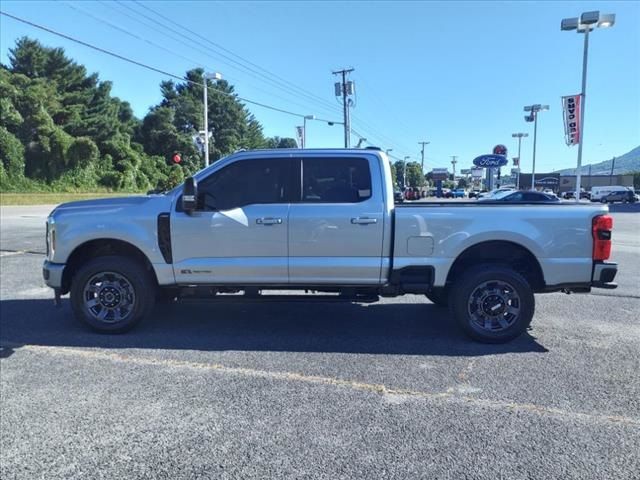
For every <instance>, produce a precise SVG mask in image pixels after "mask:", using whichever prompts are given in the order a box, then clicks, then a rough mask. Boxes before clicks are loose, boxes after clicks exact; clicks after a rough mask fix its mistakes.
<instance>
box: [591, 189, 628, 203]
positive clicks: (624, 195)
mask: <svg viewBox="0 0 640 480" xmlns="http://www.w3.org/2000/svg"><path fill="white" fill-rule="evenodd" d="M600 201H601V202H602V203H615V202H622V203H627V202H628V203H633V202H635V201H636V196H635V195H634V193H633V190H616V191H615V192H611V193H610V194H609V195H605V196H604V197H602V199H601V200H600Z"/></svg>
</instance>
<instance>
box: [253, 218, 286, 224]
mask: <svg viewBox="0 0 640 480" xmlns="http://www.w3.org/2000/svg"><path fill="white" fill-rule="evenodd" d="M256 223H257V224H258V225H280V224H281V223H282V219H281V218H273V217H267V218H256Z"/></svg>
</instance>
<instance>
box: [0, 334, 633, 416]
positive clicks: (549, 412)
mask: <svg viewBox="0 0 640 480" xmlns="http://www.w3.org/2000/svg"><path fill="white" fill-rule="evenodd" d="M0 346H2V348H7V347H19V345H15V344H10V343H3V344H2V345H0ZM20 349H21V350H27V351H30V352H34V353H40V354H48V355H57V356H66V357H81V358H87V359H92V360H106V361H111V362H116V363H127V364H134V365H142V366H154V367H165V368H185V369H191V370H200V371H210V372H216V373H222V374H230V375H237V376H244V377H253V378H265V379H269V380H278V381H289V382H301V383H308V384H317V385H328V386H334V387H338V388H349V389H352V390H357V391H363V392H369V393H375V394H379V395H383V396H393V397H404V398H408V399H411V398H416V399H424V400H429V401H438V400H441V401H445V402H449V403H454V404H462V405H473V406H476V407H484V408H491V409H496V410H507V411H515V412H526V413H532V414H538V415H543V416H550V417H554V418H558V419H560V420H568V419H570V420H582V421H586V422H590V423H593V422H595V423H599V424H622V425H625V426H632V427H640V418H634V417H627V416H622V415H603V414H597V413H586V412H576V411H571V410H566V409H561V408H555V407H548V406H544V405H537V404H532V403H518V402H510V401H506V400H492V399H481V398H477V397H471V396H469V395H459V394H456V393H455V390H453V389H448V390H447V391H445V392H426V391H421V390H412V389H404V388H392V387H387V386H386V385H383V384H377V383H367V382H361V381H357V380H346V379H341V378H335V377H326V376H320V375H306V374H303V373H299V372H286V371H270V370H259V369H254V368H246V367H228V366H225V365H223V364H220V363H203V362H192V361H185V360H175V359H159V358H153V357H137V356H133V355H126V354H121V353H112V352H105V351H100V350H82V349H77V348H67V347H45V346H40V345H24V346H22V347H21V348H20ZM474 363H475V361H474V360H472V361H471V362H469V364H468V365H467V366H466V368H465V369H464V370H463V372H461V373H460V374H459V376H458V377H459V378H458V380H461V381H463V382H465V381H466V380H467V376H468V373H469V372H470V371H471V370H472V369H473V366H474Z"/></svg>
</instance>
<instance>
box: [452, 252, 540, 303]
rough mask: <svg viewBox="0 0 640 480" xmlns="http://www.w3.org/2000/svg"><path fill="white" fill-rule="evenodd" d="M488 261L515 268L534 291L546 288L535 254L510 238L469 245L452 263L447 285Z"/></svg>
mask: <svg viewBox="0 0 640 480" xmlns="http://www.w3.org/2000/svg"><path fill="white" fill-rule="evenodd" d="M486 263H489V264H496V265H503V266H508V267H510V268H513V269H514V270H515V271H516V272H518V273H520V274H521V275H522V276H523V277H524V278H525V279H526V280H527V282H529V285H531V287H532V289H533V290H534V291H541V290H543V289H544V286H545V281H544V274H543V271H542V267H541V266H540V262H538V260H537V258H536V257H535V255H533V253H531V251H530V250H529V249H528V248H526V247H524V246H522V245H521V244H519V243H516V242H511V241H508V240H488V241H483V242H479V243H476V244H474V245H471V246H469V247H467V248H466V249H465V250H463V251H462V253H460V255H458V257H457V258H456V259H455V261H454V262H453V264H452V265H451V268H450V269H449V272H448V274H447V280H446V285H451V284H453V283H455V281H456V280H457V279H458V278H460V277H461V276H462V275H464V271H465V270H467V269H469V268H471V267H474V266H476V265H480V264H486Z"/></svg>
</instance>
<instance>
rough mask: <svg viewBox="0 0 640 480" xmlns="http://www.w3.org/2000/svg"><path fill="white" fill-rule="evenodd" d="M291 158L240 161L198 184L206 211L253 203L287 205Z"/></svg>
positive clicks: (228, 208) (201, 206) (203, 207)
mask: <svg viewBox="0 0 640 480" xmlns="http://www.w3.org/2000/svg"><path fill="white" fill-rule="evenodd" d="M289 166H290V161H289V160H288V159H270V158H269V159H264V160H239V161H236V162H234V163H232V164H231V165H227V166H226V167H224V168H222V169H220V170H218V171H216V172H214V173H212V174H211V175H209V176H208V177H207V178H206V179H204V180H202V181H201V182H200V183H199V185H198V194H199V197H200V200H199V201H200V207H199V209H200V208H201V209H202V210H231V209H233V208H240V207H244V206H246V205H252V204H264V203H287V202H288V198H289V193H288V191H287V189H288V179H289Z"/></svg>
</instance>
